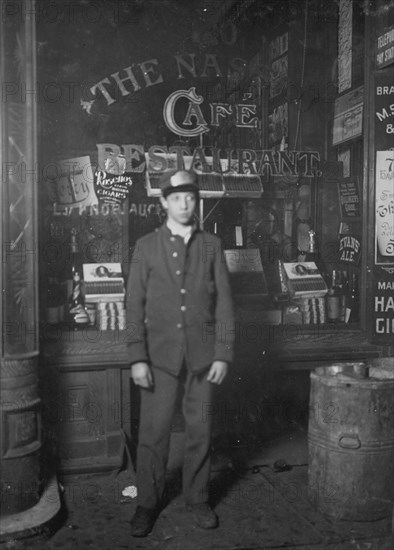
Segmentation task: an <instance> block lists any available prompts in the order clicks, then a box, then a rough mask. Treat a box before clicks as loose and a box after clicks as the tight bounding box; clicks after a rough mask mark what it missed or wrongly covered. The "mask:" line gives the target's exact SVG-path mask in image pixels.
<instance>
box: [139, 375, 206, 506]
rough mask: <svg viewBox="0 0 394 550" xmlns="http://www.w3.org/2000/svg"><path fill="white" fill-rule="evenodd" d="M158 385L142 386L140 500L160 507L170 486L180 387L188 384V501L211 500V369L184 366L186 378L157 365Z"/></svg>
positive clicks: (184, 477)
mask: <svg viewBox="0 0 394 550" xmlns="http://www.w3.org/2000/svg"><path fill="white" fill-rule="evenodd" d="M152 374H153V379H154V387H153V388H152V389H145V388H140V392H141V403H140V422H139V435H138V447H137V487H138V504H139V505H140V506H144V507H145V508H150V509H153V508H156V507H159V506H160V503H161V502H162V499H163V494H164V490H165V474H166V467H167V461H168V455H169V445H170V435H171V423H172V418H173V415H174V410H175V405H176V402H177V395H178V391H179V390H180V386H183V388H184V395H183V402H182V410H183V415H184V419H185V451H184V457H183V470H182V487H183V494H184V498H185V501H186V503H187V504H198V503H201V502H207V500H208V483H209V476H210V467H211V463H210V440H211V431H212V415H211V414H208V413H209V411H211V410H212V409H211V402H212V398H213V384H212V383H211V382H207V380H206V377H207V372H203V373H199V374H192V373H190V372H189V371H188V370H187V369H186V368H185V367H183V370H182V373H181V375H180V376H174V375H172V374H169V373H168V372H165V371H164V370H162V369H157V368H152Z"/></svg>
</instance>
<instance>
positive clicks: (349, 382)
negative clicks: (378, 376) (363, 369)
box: [308, 369, 394, 521]
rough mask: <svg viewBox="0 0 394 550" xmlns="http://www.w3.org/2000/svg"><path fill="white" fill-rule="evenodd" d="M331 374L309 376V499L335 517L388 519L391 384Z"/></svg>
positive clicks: (393, 440)
mask: <svg viewBox="0 0 394 550" xmlns="http://www.w3.org/2000/svg"><path fill="white" fill-rule="evenodd" d="M332 372H333V371H332V370H331V371H330V369H326V370H325V369H316V372H312V373H311V390H310V410H309V427H308V454H309V461H308V492H309V498H310V499H311V500H312V502H313V503H314V504H315V505H316V506H317V508H318V509H319V510H320V511H322V512H323V513H325V514H328V515H330V516H334V517H335V518H336V519H347V520H354V521H373V520H377V519H381V518H384V517H388V516H391V514H392V510H393V501H394V380H372V379H369V378H357V377H354V378H352V377H351V376H347V375H344V374H341V371H340V370H339V371H335V372H336V374H335V375H333V374H332ZM355 372H356V373H357V372H358V373H359V369H358V371H357V370H355Z"/></svg>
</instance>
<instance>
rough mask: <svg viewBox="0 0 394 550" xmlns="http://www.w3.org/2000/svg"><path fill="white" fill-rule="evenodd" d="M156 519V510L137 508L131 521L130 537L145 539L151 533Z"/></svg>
mask: <svg viewBox="0 0 394 550" xmlns="http://www.w3.org/2000/svg"><path fill="white" fill-rule="evenodd" d="M156 518H157V510H152V509H150V508H144V506H137V509H136V511H135V514H134V516H133V517H132V519H131V522H130V523H131V536H132V537H146V536H147V535H149V533H150V532H151V531H152V529H153V526H154V524H155V521H156Z"/></svg>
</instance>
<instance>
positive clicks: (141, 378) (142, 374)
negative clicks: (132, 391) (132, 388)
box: [131, 361, 153, 388]
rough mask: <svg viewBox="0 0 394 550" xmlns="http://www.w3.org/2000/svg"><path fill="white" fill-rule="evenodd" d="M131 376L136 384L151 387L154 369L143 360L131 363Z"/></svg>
mask: <svg viewBox="0 0 394 550" xmlns="http://www.w3.org/2000/svg"><path fill="white" fill-rule="evenodd" d="M131 377H132V379H133V381H134V384H135V385H136V386H140V387H141V388H151V387H152V386H153V377H152V371H151V370H150V367H149V365H148V363H145V362H144V361H141V362H139V363H133V364H132V365H131Z"/></svg>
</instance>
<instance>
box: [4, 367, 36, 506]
mask: <svg viewBox="0 0 394 550" xmlns="http://www.w3.org/2000/svg"><path fill="white" fill-rule="evenodd" d="M0 374H1V418H0V421H1V428H2V429H1V441H0V452H1V463H0V476H1V503H0V515H1V516H7V515H9V514H15V513H19V512H23V511H24V510H27V509H28V508H31V507H32V506H34V505H35V504H36V503H37V502H38V500H39V496H40V457H39V449H40V447H41V417H40V415H41V412H40V403H41V401H40V398H39V394H38V375H37V367H36V364H35V361H34V360H32V359H27V360H2V362H1V373H0Z"/></svg>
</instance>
